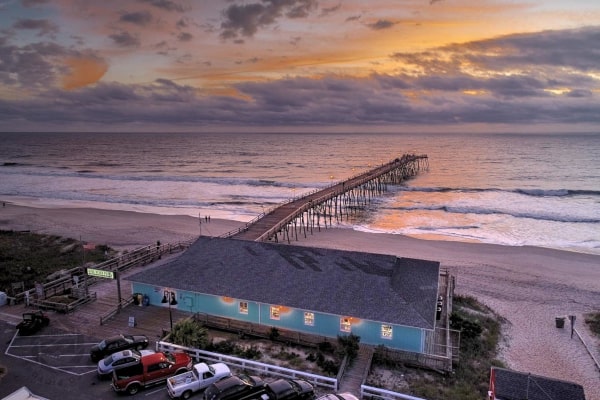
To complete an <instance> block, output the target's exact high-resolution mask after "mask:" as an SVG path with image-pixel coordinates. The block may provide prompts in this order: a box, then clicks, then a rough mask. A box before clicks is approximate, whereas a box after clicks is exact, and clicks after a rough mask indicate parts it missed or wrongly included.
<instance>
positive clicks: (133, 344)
mask: <svg viewBox="0 0 600 400" xmlns="http://www.w3.org/2000/svg"><path fill="white" fill-rule="evenodd" d="M148 343H149V341H148V337H147V336H144V335H117V336H112V337H109V338H107V339H104V340H103V341H101V342H100V343H98V344H95V345H94V346H92V348H91V349H90V358H91V359H92V361H93V362H98V361H100V360H101V359H102V358H104V357H106V356H107V355H109V354H112V353H116V352H117V351H121V350H128V349H136V350H142V349H145V348H146V347H148Z"/></svg>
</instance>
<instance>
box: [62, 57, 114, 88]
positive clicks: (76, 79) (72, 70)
mask: <svg viewBox="0 0 600 400" xmlns="http://www.w3.org/2000/svg"><path fill="white" fill-rule="evenodd" d="M65 64H66V65H67V67H68V69H69V72H68V74H67V75H65V76H64V77H63V82H62V83H63V88H64V89H67V90H70V89H77V88H80V87H83V86H87V85H91V84H93V83H96V82H98V81H99V80H100V78H102V77H103V76H104V74H105V73H106V71H107V70H108V65H107V64H106V63H105V62H104V61H102V60H99V59H97V58H82V57H77V58H76V57H72V58H68V59H66V60H65Z"/></svg>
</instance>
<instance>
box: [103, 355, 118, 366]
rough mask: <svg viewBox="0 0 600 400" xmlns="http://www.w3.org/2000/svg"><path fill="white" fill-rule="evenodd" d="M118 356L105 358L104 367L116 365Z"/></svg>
mask: <svg viewBox="0 0 600 400" xmlns="http://www.w3.org/2000/svg"><path fill="white" fill-rule="evenodd" d="M117 358H118V357H117V355H116V354H111V355H110V356H106V357H104V360H102V362H103V363H104V365H107V366H108V365H112V363H114V362H115V361H117Z"/></svg>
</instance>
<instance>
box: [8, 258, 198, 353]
mask: <svg viewBox="0 0 600 400" xmlns="http://www.w3.org/2000/svg"><path fill="white" fill-rule="evenodd" d="M177 256H178V254H173V255H167V256H163V257H162V259H161V260H158V261H156V262H154V263H152V264H148V265H143V266H139V267H135V268H131V269H129V270H127V271H125V272H124V273H123V274H122V282H121V296H122V298H123V299H129V298H132V296H133V293H132V292H131V285H130V284H128V282H127V277H128V276H130V275H131V274H134V273H137V272H140V271H141V270H142V269H144V268H149V267H155V266H158V265H162V264H164V263H167V262H169V261H170V260H171V259H172V258H173V257H177ZM89 291H90V292H93V293H95V294H96V300H95V301H92V302H89V303H86V304H83V305H81V306H79V307H77V309H76V310H75V311H74V312H69V313H62V312H55V311H46V313H47V315H48V316H49V317H50V327H53V328H57V329H60V330H63V331H65V332H70V333H80V334H84V335H88V336H90V337H95V338H98V339H99V340H101V339H104V338H105V337H109V336H113V335H116V334H119V333H123V334H136V335H146V336H148V338H149V339H150V346H151V347H152V348H153V346H154V343H155V342H156V341H157V340H159V339H160V337H161V336H162V333H163V331H165V330H169V328H170V316H169V313H171V316H172V318H173V321H174V323H175V322H176V321H178V320H180V319H183V318H186V317H189V315H190V314H189V313H187V312H183V311H180V310H177V309H176V308H171V309H169V307H156V306H138V305H134V304H133V303H131V304H130V305H128V306H125V307H123V308H122V309H121V311H120V312H118V313H116V314H114V316H113V317H112V318H109V319H106V320H103V322H102V323H101V321H100V320H101V317H102V316H106V315H108V314H111V313H112V312H114V310H115V309H116V308H117V305H118V304H119V294H118V290H117V285H116V281H115V280H111V279H104V280H99V281H98V282H97V283H95V284H94V285H92V286H90V288H89ZM36 309H37V307H27V306H26V305H25V303H24V302H21V303H19V304H16V305H5V306H3V307H0V320H4V321H6V322H8V323H9V324H11V325H12V324H14V325H16V324H17V323H18V322H19V321H21V319H22V314H23V313H25V312H31V311H35V310H36ZM131 322H132V323H131Z"/></svg>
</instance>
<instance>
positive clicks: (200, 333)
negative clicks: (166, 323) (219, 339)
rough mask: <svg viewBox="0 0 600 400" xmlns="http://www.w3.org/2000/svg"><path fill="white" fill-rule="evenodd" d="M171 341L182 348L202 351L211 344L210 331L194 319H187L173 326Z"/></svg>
mask: <svg viewBox="0 0 600 400" xmlns="http://www.w3.org/2000/svg"><path fill="white" fill-rule="evenodd" d="M170 340H171V342H172V343H174V344H178V345H180V346H186V347H195V348H198V349H202V348H205V347H206V346H207V345H208V343H209V340H208V330H207V329H206V328H205V327H204V325H203V324H202V323H201V322H198V321H196V320H194V319H185V320H183V321H179V322H178V323H176V324H175V326H173V331H172V332H171V336H170Z"/></svg>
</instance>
